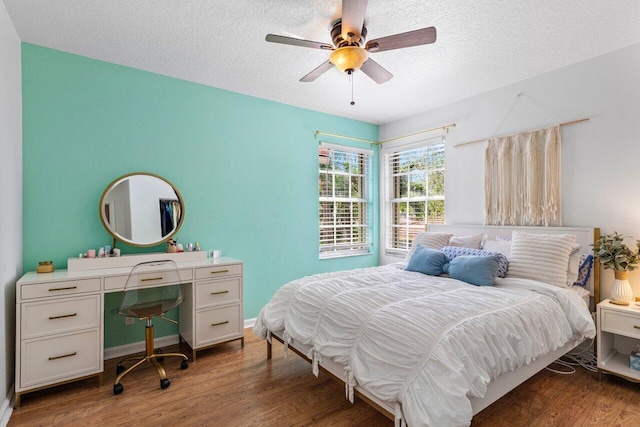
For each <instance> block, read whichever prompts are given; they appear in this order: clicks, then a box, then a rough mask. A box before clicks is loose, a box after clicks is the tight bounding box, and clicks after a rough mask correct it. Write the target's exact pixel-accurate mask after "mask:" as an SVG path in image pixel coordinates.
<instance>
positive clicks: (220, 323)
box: [211, 320, 229, 326]
mask: <svg viewBox="0 0 640 427" xmlns="http://www.w3.org/2000/svg"><path fill="white" fill-rule="evenodd" d="M227 323H229V321H228V320H225V321H224V322H219V323H212V324H211V326H220V325H226V324H227Z"/></svg>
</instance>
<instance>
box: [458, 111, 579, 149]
mask: <svg viewBox="0 0 640 427" xmlns="http://www.w3.org/2000/svg"><path fill="white" fill-rule="evenodd" d="M588 120H589V117H585V118H584V119H578V120H571V121H570V122H564V123H558V125H557V126H569V125H575V124H576V123H582V122H586V121H588ZM540 129H544V128H540ZM527 132H533V131H531V130H529V131H520V132H513V133H510V134H507V135H500V136H491V137H488V138H484V139H476V140H475V141H469V142H463V143H460V144H456V145H454V147H462V146H463V145H469V144H475V143H477V142H484V141H488V140H490V139H493V138H505V137H508V136H513V135H517V134H519V133H527Z"/></svg>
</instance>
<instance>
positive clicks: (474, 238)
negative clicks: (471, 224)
mask: <svg viewBox="0 0 640 427" xmlns="http://www.w3.org/2000/svg"><path fill="white" fill-rule="evenodd" d="M484 237H485V235H484V234H483V233H480V234H473V235H471V236H453V237H452V238H451V239H450V240H449V245H448V246H458V247H460V248H471V249H480V246H481V243H482V240H483V239H484Z"/></svg>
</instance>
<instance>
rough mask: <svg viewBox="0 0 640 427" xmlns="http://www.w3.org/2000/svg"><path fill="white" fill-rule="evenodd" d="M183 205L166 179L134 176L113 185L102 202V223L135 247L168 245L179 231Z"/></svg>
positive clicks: (144, 174) (110, 231) (126, 176)
mask: <svg viewBox="0 0 640 427" xmlns="http://www.w3.org/2000/svg"><path fill="white" fill-rule="evenodd" d="M183 217H184V201H183V200H182V197H181V196H180V193H179V192H178V190H177V189H176V188H175V187H174V186H173V185H172V184H171V183H170V182H169V181H167V180H166V179H164V178H162V177H160V176H157V175H153V174H150V173H144V172H140V173H133V174H128V175H125V176H122V177H120V178H118V179H116V180H115V181H113V182H112V183H111V184H109V186H107V188H106V189H105V191H104V193H103V194H102V197H101V199H100V219H101V220H102V223H103V225H104V226H105V228H106V229H107V231H108V232H109V233H110V234H111V235H112V236H113V237H114V238H116V239H118V240H120V241H123V242H125V243H127V244H130V245H133V246H152V245H157V244H159V243H162V242H165V241H167V240H168V239H169V238H171V237H172V236H173V235H174V234H175V233H176V232H177V231H178V229H179V228H180V225H181V224H182V219H183Z"/></svg>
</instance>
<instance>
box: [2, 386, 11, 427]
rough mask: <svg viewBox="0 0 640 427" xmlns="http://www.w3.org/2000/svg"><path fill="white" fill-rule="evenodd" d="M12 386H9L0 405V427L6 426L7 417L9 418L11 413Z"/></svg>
mask: <svg viewBox="0 0 640 427" xmlns="http://www.w3.org/2000/svg"><path fill="white" fill-rule="evenodd" d="M13 390H14V387H13V386H11V389H10V390H9V393H8V394H7V397H6V398H5V399H4V401H3V402H2V405H0V427H6V425H7V424H8V423H9V418H11V414H12V413H13V399H14V392H13Z"/></svg>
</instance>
